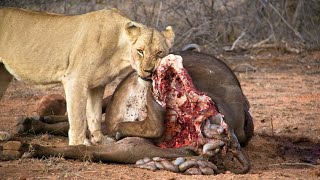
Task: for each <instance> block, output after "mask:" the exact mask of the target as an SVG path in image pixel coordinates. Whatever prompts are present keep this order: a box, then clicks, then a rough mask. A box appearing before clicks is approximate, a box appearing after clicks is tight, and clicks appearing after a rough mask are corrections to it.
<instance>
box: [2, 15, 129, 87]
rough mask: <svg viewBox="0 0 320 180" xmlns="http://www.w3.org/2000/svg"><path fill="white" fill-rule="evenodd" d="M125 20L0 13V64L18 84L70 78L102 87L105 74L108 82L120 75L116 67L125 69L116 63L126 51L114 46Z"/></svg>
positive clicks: (50, 81)
mask: <svg viewBox="0 0 320 180" xmlns="http://www.w3.org/2000/svg"><path fill="white" fill-rule="evenodd" d="M106 17H107V18H106ZM128 21H129V20H128V19H126V18H124V17H123V16H121V15H118V14H117V13H114V12H113V11H111V10H110V11H107V10H103V11H97V12H93V13H89V14H84V15H78V16H64V15H56V14H48V13H40V12H32V11H27V10H20V9H1V10H0V63H1V62H2V63H3V64H4V65H5V67H6V69H7V70H8V71H9V72H10V73H11V74H12V75H14V76H15V77H16V78H17V79H18V80H22V81H26V82H30V83H34V84H50V83H57V82H61V81H62V80H63V78H64V77H66V76H69V75H71V76H72V75H73V74H74V75H75V76H80V77H81V78H83V79H85V80H86V81H88V82H90V83H91V84H92V86H97V85H101V84H105V83H106V81H107V79H108V78H110V77H108V76H106V74H108V73H107V72H110V73H109V74H110V76H111V78H112V77H113V76H115V75H117V74H118V73H119V72H120V70H118V71H117V68H116V67H115V66H116V64H117V65H119V66H121V67H119V69H120V68H122V69H123V68H125V67H127V66H129V65H130V64H129V62H127V61H123V62H120V61H121V60H126V59H129V57H126V56H128V54H130V53H127V52H126V51H124V50H123V49H126V48H119V41H120V38H121V34H122V33H123V32H122V31H121V29H122V28H123V26H124V24H125V23H127V22H128ZM119 51H122V52H119ZM115 54H116V55H117V56H118V57H117V58H115V57H114V55H115ZM119 54H121V55H119ZM115 59H117V62H115V61H116V60H115ZM79 74H80V75H79Z"/></svg>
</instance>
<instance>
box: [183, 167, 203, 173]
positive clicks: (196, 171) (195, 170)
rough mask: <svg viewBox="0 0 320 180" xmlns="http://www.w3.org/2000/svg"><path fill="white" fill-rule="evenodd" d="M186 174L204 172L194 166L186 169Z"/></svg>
mask: <svg viewBox="0 0 320 180" xmlns="http://www.w3.org/2000/svg"><path fill="white" fill-rule="evenodd" d="M185 174H189V175H201V174H202V172H201V170H200V169H199V168H197V167H192V168H189V169H187V170H186V171H185Z"/></svg>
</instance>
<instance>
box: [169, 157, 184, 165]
mask: <svg viewBox="0 0 320 180" xmlns="http://www.w3.org/2000/svg"><path fill="white" fill-rule="evenodd" d="M185 161H186V159H185V158H184V157H178V158H177V159H176V160H174V161H173V162H172V163H173V164H174V165H176V166H179V165H180V164H182V163H183V162H185Z"/></svg>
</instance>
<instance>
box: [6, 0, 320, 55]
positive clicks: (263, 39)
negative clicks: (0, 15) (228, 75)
mask: <svg viewBox="0 0 320 180" xmlns="http://www.w3.org/2000/svg"><path fill="white" fill-rule="evenodd" d="M0 6H3V7H5V6H10V7H21V8H26V9H32V10H40V11H48V12H54V13H63V14H82V13H86V12H90V11H94V10H99V9H108V8H113V7H115V8H118V9H120V10H121V11H123V12H125V13H126V14H127V15H128V16H129V17H130V18H131V19H133V20H135V21H138V22H141V23H143V24H145V25H148V26H150V27H155V28H157V29H159V30H162V29H164V28H165V27H166V26H168V25H171V26H173V28H174V30H175V33H176V40H175V45H174V48H173V50H179V49H181V48H182V47H183V46H185V45H186V44H189V43H196V44H199V45H200V46H201V48H202V50H203V51H204V52H207V53H210V54H213V53H216V52H219V51H243V50H251V49H256V48H273V49H281V50H283V51H288V52H293V53H300V52H301V51H303V50H315V49H319V47H320V0H179V1H175V0H158V1H155V0H0Z"/></svg>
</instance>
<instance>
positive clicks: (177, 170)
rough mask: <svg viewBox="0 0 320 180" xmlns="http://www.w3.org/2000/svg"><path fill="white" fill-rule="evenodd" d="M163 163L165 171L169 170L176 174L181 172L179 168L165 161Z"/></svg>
mask: <svg viewBox="0 0 320 180" xmlns="http://www.w3.org/2000/svg"><path fill="white" fill-rule="evenodd" d="M161 163H162V165H163V167H164V169H165V170H168V171H171V172H176V173H177V172H179V168H178V166H176V165H174V164H172V163H171V162H169V161H167V160H164V161H161Z"/></svg>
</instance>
